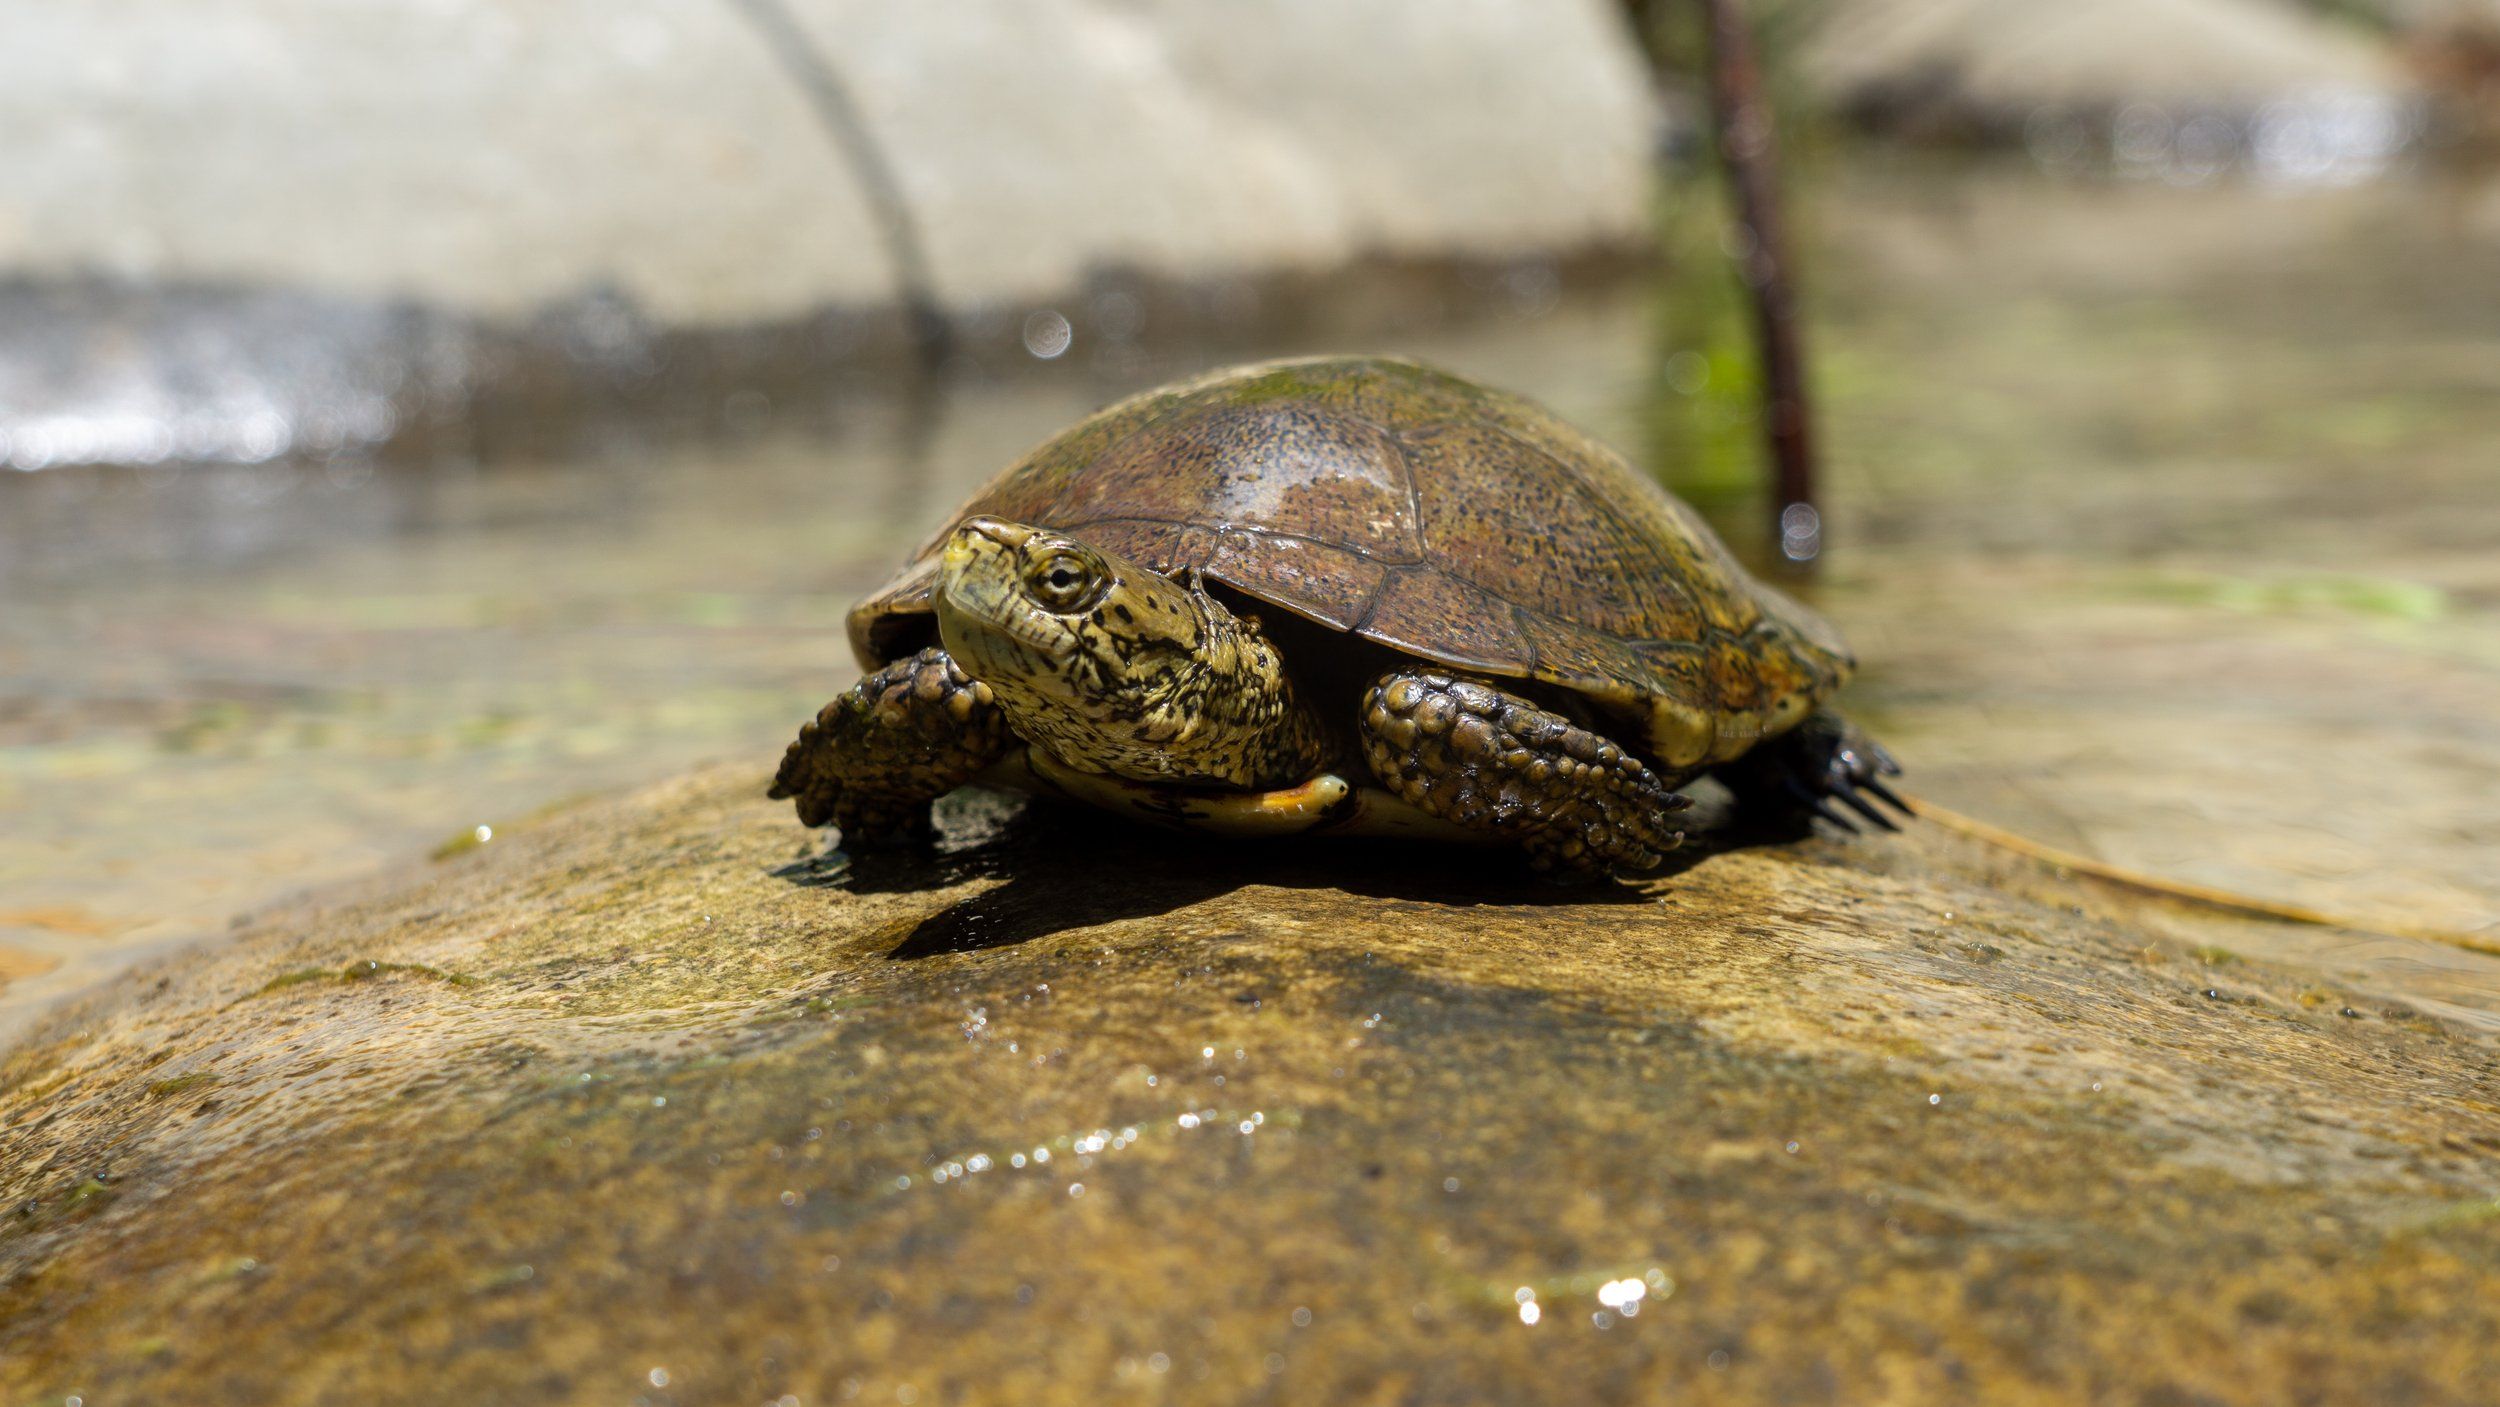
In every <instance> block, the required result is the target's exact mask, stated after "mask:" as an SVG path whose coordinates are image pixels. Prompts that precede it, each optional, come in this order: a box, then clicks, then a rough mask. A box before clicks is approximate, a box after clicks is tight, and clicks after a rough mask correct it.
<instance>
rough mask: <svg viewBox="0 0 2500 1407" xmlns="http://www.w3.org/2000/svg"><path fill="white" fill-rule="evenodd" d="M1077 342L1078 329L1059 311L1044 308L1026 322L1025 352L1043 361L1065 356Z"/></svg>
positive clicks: (1028, 317)
mask: <svg viewBox="0 0 2500 1407" xmlns="http://www.w3.org/2000/svg"><path fill="white" fill-rule="evenodd" d="M1075 341H1076V329H1075V328H1074V327H1071V326H1069V324H1068V319H1067V317H1066V315H1065V314H1063V313H1061V312H1059V311H1058V310H1057V309H1054V308H1043V309H1041V310H1040V311H1038V312H1035V313H1033V314H1031V315H1029V316H1027V317H1026V318H1025V320H1024V350H1026V351H1028V352H1031V353H1032V354H1033V355H1034V356H1036V357H1038V358H1040V359H1041V360H1043V361H1051V360H1054V359H1056V358H1058V357H1060V356H1063V355H1065V354H1066V353H1067V350H1068V347H1069V345H1070V344H1071V343H1073V342H1075Z"/></svg>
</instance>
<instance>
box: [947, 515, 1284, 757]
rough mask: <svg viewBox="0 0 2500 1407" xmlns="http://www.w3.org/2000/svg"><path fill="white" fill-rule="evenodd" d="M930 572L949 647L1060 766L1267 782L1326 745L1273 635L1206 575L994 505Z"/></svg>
mask: <svg viewBox="0 0 2500 1407" xmlns="http://www.w3.org/2000/svg"><path fill="white" fill-rule="evenodd" d="M940 572H941V576H940V589H939V598H938V599H939V602H940V607H939V611H938V620H939V628H940V630H941V632H942V634H943V637H944V639H945V642H946V650H947V652H948V653H950V654H952V655H953V656H954V657H955V659H956V660H957V661H958V662H959V663H961V664H962V666H963V667H964V669H965V670H966V671H967V672H969V673H970V674H972V675H974V676H976V677H978V678H980V679H981V680H982V681H984V683H986V684H987V685H988V686H989V687H990V688H991V689H992V690H994V691H995V693H996V697H997V700H998V707H999V709H1000V711H1001V712H1003V713H1004V714H1005V715H1006V718H1007V722H1008V726H1009V727H1010V728H1012V729H1013V730H1014V732H1015V734H1016V735H1017V736H1018V737H1021V738H1023V739H1024V740H1025V741H1026V742H1028V743H1031V744H1033V745H1034V746H1036V747H1040V748H1045V749H1047V750H1048V751H1049V752H1050V753H1051V755H1052V756H1054V757H1056V758H1057V759H1059V760H1060V761H1062V762H1064V763H1067V764H1068V765H1069V766H1072V767H1075V768H1078V769H1079V770H1082V771H1088V772H1095V773H1099V774H1102V775H1105V776H1113V777H1125V778H1128V779H1130V780H1132V781H1140V782H1169V783H1171V784H1173V785H1175V786H1182V787H1200V788H1205V787H1214V788H1228V789H1233V790H1265V789H1268V788H1272V787H1285V786H1293V785H1296V784H1298V783H1301V782H1305V781H1308V780H1310V778H1311V777H1312V776H1313V775H1314V774H1315V773H1317V772H1318V771H1319V770H1320V769H1321V768H1322V767H1324V766H1325V765H1327V763H1328V761H1329V754H1330V745H1329V740H1328V732H1327V729H1326V727H1325V725H1324V724H1323V723H1322V722H1321V721H1320V719H1319V716H1318V715H1317V714H1316V713H1315V712H1314V711H1313V710H1311V709H1309V708H1307V707H1305V706H1304V705H1303V703H1302V701H1301V699H1300V698H1299V697H1298V696H1297V694H1296V692H1295V690H1294V687H1293V685H1292V684H1291V683H1290V682H1289V681H1288V680H1287V678H1286V676H1285V666H1284V661H1283V660H1282V659H1280V658H1279V657H1278V656H1277V653H1276V648H1275V647H1274V646H1273V645H1270V644H1269V643H1268V642H1267V640H1266V638H1265V637H1263V636H1262V635H1261V634H1260V633H1259V631H1258V629H1257V628H1256V627H1255V626H1254V625H1252V624H1250V623H1248V622H1245V621H1243V620H1241V619H1240V618H1239V617H1237V616H1235V615H1234V614H1233V613H1232V612H1231V611H1229V610H1226V609H1225V608H1224V607H1223V606H1222V605H1221V604H1220V603H1218V602H1216V601H1215V600H1214V599H1212V598H1211V597H1209V596H1208V595H1207V593H1206V590H1205V588H1204V587H1203V586H1202V585H1199V584H1197V583H1195V582H1192V583H1190V584H1188V585H1183V584H1182V583H1179V582H1175V581H1172V580H1170V579H1168V578H1165V577H1162V576H1158V575H1156V574H1155V573H1153V572H1151V571H1148V570H1146V569H1144V568H1142V567H1140V566H1138V565H1137V564H1135V563H1133V562H1127V561H1123V560H1121V559H1119V558H1116V557H1110V556H1106V555H1105V554H1103V553H1099V552H1096V551H1094V550H1093V549H1091V548H1089V547H1087V546H1086V545H1085V544H1083V543H1081V542H1078V541H1076V540H1075V539H1073V538H1070V537H1067V536H1064V535H1062V534H1058V533H1051V532H1044V531H1041V530H1038V529H1035V528H1030V527H1026V526H1024V525H1022V524H1018V523H1006V522H1000V521H998V520H996V519H989V518H975V519H973V520H972V521H970V522H968V523H966V524H965V525H964V526H963V528H962V529H961V530H959V531H958V532H956V534H955V536H954V537H953V539H952V540H950V541H949V542H948V544H947V547H946V551H945V553H944V555H943V558H942V565H941V568H940Z"/></svg>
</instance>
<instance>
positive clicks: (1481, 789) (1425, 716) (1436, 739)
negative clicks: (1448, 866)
mask: <svg viewBox="0 0 2500 1407" xmlns="http://www.w3.org/2000/svg"><path fill="white" fill-rule="evenodd" d="M1361 734H1362V745H1363V758H1364V760H1365V761H1366V762H1368V763H1370V764H1371V769H1372V775H1374V776H1376V777H1378V778H1379V779H1380V782H1381V785H1383V786H1385V787H1387V788H1388V789H1389V790H1390V791H1392V792H1394V793H1396V794H1397V796H1398V797H1399V799H1401V800H1403V801H1405V802H1406V803H1407V804H1408V805H1410V806H1412V807H1414V808H1416V809H1417V810H1419V811H1424V812H1428V813H1430V814H1432V815H1435V816H1438V817H1440V818H1441V819H1443V820H1445V821H1452V822H1455V823H1457V824H1459V825H1462V826H1466V827H1468V828H1470V829H1474V830H1479V831H1483V832H1486V833H1488V834H1491V835H1495V836H1498V837H1501V838H1502V839H1505V840H1514V841H1517V842H1518V843H1519V844H1520V845H1521V846H1523V847H1525V848H1526V850H1527V852H1528V859H1529V862H1530V863H1531V864H1533V865H1535V866H1536V867H1537V868H1538V869H1541V870H1558V871H1562V872H1564V873H1568V874H1577V875H1592V874H1600V873H1603V872H1604V871H1606V870H1608V869H1611V868H1616V867H1621V868H1624V869H1631V870H1645V869H1651V868H1654V867H1656V866H1657V865H1658V863H1659V862H1660V861H1661V860H1662V859H1664V858H1665V854H1666V852H1667V851H1669V850H1673V849H1674V848H1676V846H1678V845H1680V844H1682V843H1683V840H1684V835H1683V832H1681V831H1679V830H1677V829H1675V828H1674V827H1673V826H1671V825H1669V824H1668V820H1667V818H1668V817H1670V816H1672V815H1674V814H1675V813H1676V812H1678V811H1681V810H1683V809H1684V808H1685V807H1687V806H1689V805H1691V804H1692V802H1691V801H1690V800H1689V799H1688V798H1686V797H1683V796H1680V795H1678V794H1676V792H1675V791H1674V790H1673V789H1671V788H1670V787H1669V786H1668V785H1667V784H1666V782H1664V781H1663V780H1661V779H1660V778H1659V777H1658V775H1657V774H1656V773H1654V772H1652V771H1650V770H1649V768H1648V767H1647V766H1645V765H1644V764H1643V763H1642V762H1641V760H1640V759H1639V758H1637V757H1634V756H1633V755H1631V754H1630V753H1628V752H1626V751H1624V750H1623V749H1622V748H1621V747H1618V746H1616V745H1615V744H1614V743H1612V742H1609V741H1607V740H1606V739H1605V738H1603V737H1600V736H1599V735H1597V734H1596V733H1593V732H1590V731H1589V730H1588V729H1586V728H1582V727H1579V726H1578V725H1576V724H1574V723H1572V722H1571V721H1570V720H1569V719H1566V718H1564V717H1562V716H1560V715H1559V714H1554V713H1549V712H1547V711H1546V710H1544V709H1541V708H1539V707H1537V706H1536V705H1535V704H1533V703H1530V702H1529V701H1528V700H1526V699H1523V698H1521V697H1519V696H1518V695H1516V694H1510V693H1505V692H1503V691H1502V690H1500V689H1496V688H1494V687H1492V686H1491V685H1488V684H1480V683H1477V682H1476V681H1474V680H1472V679H1454V678H1451V677H1450V676H1448V675H1445V674H1427V673H1405V672H1397V673H1390V674H1384V675H1382V676H1381V677H1380V678H1379V679H1377V680H1375V681H1373V683H1372V686H1371V688H1370V690H1369V691H1367V692H1366V693H1365V694H1364V696H1363V714H1362V720H1361Z"/></svg>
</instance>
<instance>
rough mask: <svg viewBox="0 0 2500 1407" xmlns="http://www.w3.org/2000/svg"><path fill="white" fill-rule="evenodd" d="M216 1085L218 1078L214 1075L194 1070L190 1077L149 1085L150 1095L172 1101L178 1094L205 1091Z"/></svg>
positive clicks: (153, 1082)
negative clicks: (198, 1090)
mask: <svg viewBox="0 0 2500 1407" xmlns="http://www.w3.org/2000/svg"><path fill="white" fill-rule="evenodd" d="M216 1083H217V1076H216V1075H215V1074H214V1073H212V1072H210V1071H207V1070H194V1071H192V1072H191V1073H190V1074H188V1075H176V1076H174V1077H173V1078H171V1079H166V1080H155V1081H151V1082H150V1083H149V1085H148V1093H149V1094H151V1095H154V1096H155V1097H156V1098H158V1099H170V1098H172V1097H173V1096H175V1095H177V1094H184V1093H187V1092H189V1091H191V1090H195V1089H205V1088H207V1087H209V1086H211V1085H214V1084H216Z"/></svg>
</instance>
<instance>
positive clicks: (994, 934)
mask: <svg viewBox="0 0 2500 1407" xmlns="http://www.w3.org/2000/svg"><path fill="white" fill-rule="evenodd" d="M936 819H937V824H936V827H935V833H934V834H933V836H932V837H931V839H930V841H929V842H928V843H926V844H923V845H919V846H914V847H909V848H903V849H891V850H870V851H861V852H858V853H851V852H846V851H843V850H839V849H836V850H828V851H826V852H824V853H823V854H820V855H817V856H813V857H811V858H809V859H805V860H800V861H798V862H796V863H794V864H790V865H785V866H782V867H781V868H779V869H777V870H774V871H773V873H774V874H775V875H776V876H778V877H780V878H782V879H785V880H787V881H789V882H790V883H792V884H795V885H800V886H803V887H836V888H842V889H847V890H849V891H850V892H852V893H858V894H894V893H925V892H929V891H933V890H939V889H946V888H952V887H955V886H958V885H961V884H965V883H969V882H971V881H975V880H982V879H997V880H999V881H1001V882H1000V883H998V884H995V885H993V886H991V887H989V888H987V889H984V890H982V891H981V892H980V893H978V894H974V895H972V896H970V897H968V898H965V899H962V900H959V901H957V902H956V903H953V904H950V905H948V906H947V907H945V908H943V909H941V910H939V911H938V912H936V913H934V914H931V915H930V916H929V917H927V918H925V919H922V920H921V921H920V922H919V923H918V924H916V925H914V927H913V928H912V930H911V931H910V932H909V933H908V934H906V935H904V937H903V939H902V941H901V942H899V943H897V944H896V945H895V946H894V947H893V948H892V949H891V950H890V951H888V952H887V954H886V956H887V957H889V958H893V959H897V960H903V961H910V960H916V959H920V958H930V957H939V956H943V955H946V954H950V953H972V952H981V951H984V950H987V949H992V948H1005V947H1013V946H1015V945H1017V944H1021V943H1029V942H1032V941H1033V940H1034V939H1037V938H1047V937H1051V936H1053V935H1055V934H1059V933H1064V932H1068V931H1070V930H1073V929H1079V928H1090V927H1094V926H1097V925H1100V924H1106V923H1115V922H1118V921H1120V920H1123V919H1135V918H1151V917H1156V916H1160V915H1164V914H1170V913H1175V912H1178V911H1179V910H1182V909H1185V908H1188V907H1189V906H1191V905H1193V904H1199V903H1204V902H1206V901H1208V900H1211V899H1215V898H1218V897H1221V896H1223V895H1225V894H1229V893H1232V892H1233V891H1235V890H1238V889H1241V888H1243V887H1245V886H1248V885H1252V884H1264V885H1270V886H1276V887H1281V888H1289V889H1329V890H1335V891H1337V892H1339V893H1345V894H1354V895H1361V896H1363V897H1366V898H1375V899H1382V900H1401V901H1410V902H1422V903H1433V904H1442V905H1459V906H1475V905H1489V906H1500V907H1506V908H1526V907H1548V906H1551V907H1564V906H1569V907H1584V906H1588V905H1602V904H1626V905H1630V904H1648V903H1654V902H1656V900H1657V893H1656V890H1655V888H1654V883H1655V881H1657V880H1660V879H1672V878H1674V877H1675V876H1677V875H1680V874H1683V873H1684V872H1686V871H1688V870H1690V869H1692V868H1693V867H1694V866H1696V865H1699V864H1701V863H1703V862H1705V861H1707V860H1708V859H1710V858H1711V857H1712V856H1714V855H1718V854H1722V853H1725V852H1726V851H1728V850H1730V849H1738V848H1745V847H1746V846H1749V845H1753V844H1763V843H1775V842H1778V841H1781V840H1785V839H1788V838H1790V837H1788V836H1786V835H1785V834H1784V833H1778V832H1770V831H1762V832H1756V831H1752V830H1724V831H1714V832H1710V833H1706V834H1704V835H1700V836H1696V837H1695V838H1694V840H1693V841H1691V842H1688V843H1687V844H1686V846H1685V847H1684V848H1683V849H1681V850H1678V851H1676V852H1675V853H1674V854H1672V855H1670V856H1669V857H1668V862H1667V863H1666V864H1665V865H1664V866H1661V867H1660V868H1659V869H1657V870H1654V871H1651V872H1649V873H1648V874H1645V875H1643V876H1641V877H1640V878H1639V880H1638V881H1637V882H1632V883H1627V882H1624V881H1619V880H1611V879H1609V880H1599V881H1594V882H1590V883H1584V884H1562V883H1557V882H1555V881H1554V880H1552V879H1551V878H1548V877H1545V876H1541V875H1538V874H1536V873H1534V872H1533V871H1531V870H1529V868H1528V867H1527V865H1526V864H1525V863H1524V862H1523V861H1521V860H1520V859H1519V858H1518V857H1517V856H1516V855H1515V854H1513V853H1510V852H1506V851H1499V850H1476V849H1468V848H1463V847H1461V848H1453V847H1451V846H1448V845H1431V844H1418V843H1413V842H1401V841H1395V840H1385V839H1352V838H1344V837H1325V836H1323V837H1315V838H1309V839H1302V838H1293V839H1278V840H1256V841H1251V840H1238V839H1227V838H1224V837H1217V836H1205V835H1192V834H1185V833H1173V832H1167V831H1160V830H1154V829H1151V828H1148V827H1144V826H1139V825H1134V824H1131V823H1128V822H1125V821H1121V820H1119V819H1117V818H1114V817H1109V816H1106V815H1104V814H1102V813H1101V812H1098V811H1092V810H1088V809H1084V808H1078V807H1072V806H1066V805H1061V804H1056V803H1052V802H1047V801H1026V800H1022V799H1020V798H1007V797H1004V796H1002V795H1001V794H998V793H986V794H984V793H977V792H975V793H970V794H969V795H967V794H966V793H958V794H957V796H955V797H950V798H948V800H947V802H946V803H942V804H941V805H940V807H939V810H938V814H937V818H936Z"/></svg>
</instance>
